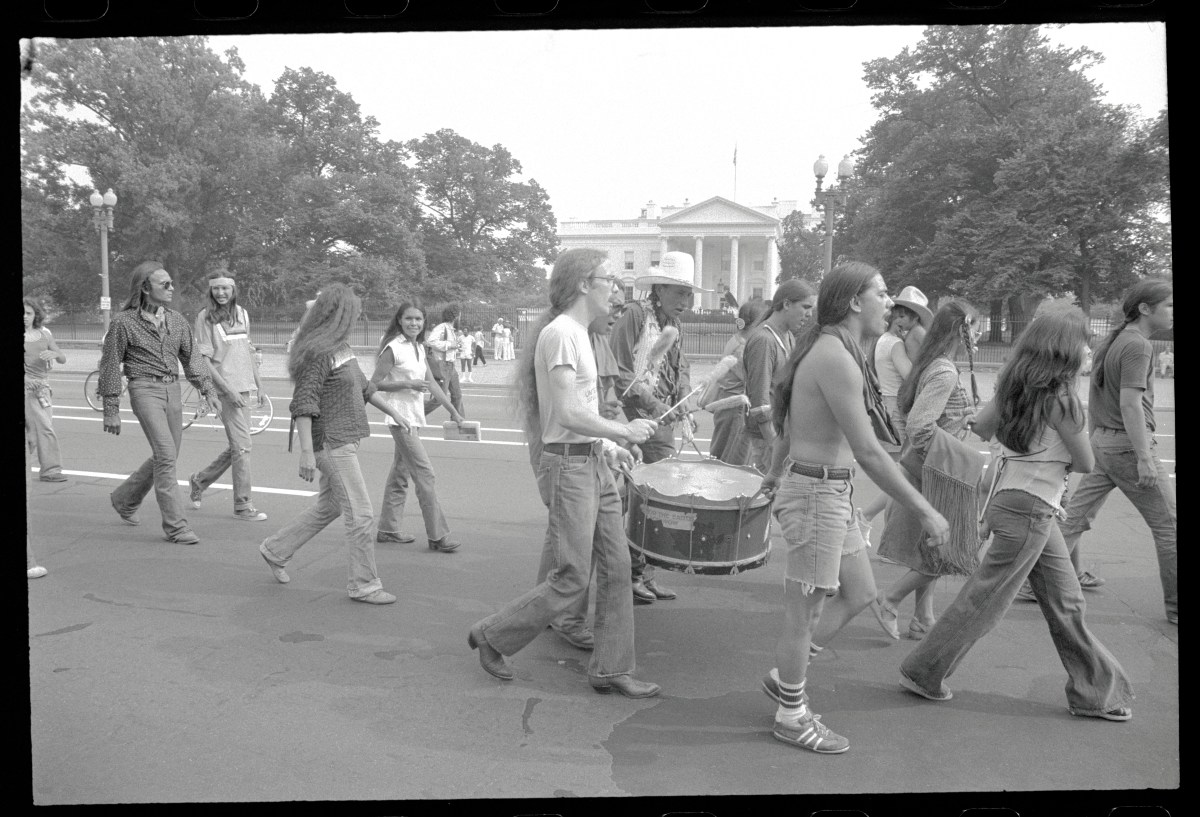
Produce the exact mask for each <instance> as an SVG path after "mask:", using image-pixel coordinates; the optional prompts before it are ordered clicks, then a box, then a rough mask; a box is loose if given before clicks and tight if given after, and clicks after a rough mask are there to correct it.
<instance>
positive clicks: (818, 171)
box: [813, 153, 854, 275]
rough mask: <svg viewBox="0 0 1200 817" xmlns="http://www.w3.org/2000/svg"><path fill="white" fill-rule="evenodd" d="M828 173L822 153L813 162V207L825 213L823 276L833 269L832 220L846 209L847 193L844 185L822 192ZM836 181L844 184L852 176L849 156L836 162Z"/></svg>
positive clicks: (851, 163)
mask: <svg viewBox="0 0 1200 817" xmlns="http://www.w3.org/2000/svg"><path fill="white" fill-rule="evenodd" d="M828 172H829V162H827V161H825V154H824V153H822V154H821V155H820V157H819V158H818V159H817V161H815V162H813V175H814V176H816V177H817V192H816V196H815V198H814V199H813V206H814V207H820V208H822V209H823V210H824V211H825V272H824V274H825V275H828V274H829V271H830V270H831V269H833V218H834V216H835V215H837V211H838V210H839V209H843V210H844V209H845V208H846V197H847V191H846V190H845V185H844V184H839V185H838V186H837V187H834V186H833V185H830V187H829V189H828V190H822V189H821V184H822V182H824V180H825V174H826V173H828ZM837 174H838V181H839V182H843V183H844V182H845V181H846V180H847V179H849V178H850V177H851V176H853V175H854V162H852V161H851V160H850V157H849V156H844V157H842V160H841V161H840V162H838V167H837Z"/></svg>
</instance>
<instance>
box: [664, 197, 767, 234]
mask: <svg viewBox="0 0 1200 817" xmlns="http://www.w3.org/2000/svg"><path fill="white" fill-rule="evenodd" d="M658 223H659V226H660V227H667V226H671V227H677V226H682V225H685V224H686V225H691V224H759V225H762V226H764V227H774V226H776V225H778V224H779V223H780V222H779V219H777V218H775V217H773V216H768V215H767V214H766V213H761V212H759V211H758V210H754V209H752V208H750V207H746V206H744V205H741V204H738V203H737V202H734V201H730V200H729V199H727V198H723V197H721V196H713V197H712V198H711V199H708V200H707V201H702V202H700V203H699V204H693V205H692V206H691V207H688V208H685V209H683V210H680V211H679V212H677V213H672V214H671V215H669V216H665V217H664V218H662V219H660V220H659V222H658Z"/></svg>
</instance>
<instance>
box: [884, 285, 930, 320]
mask: <svg viewBox="0 0 1200 817" xmlns="http://www.w3.org/2000/svg"><path fill="white" fill-rule="evenodd" d="M892 303H894V304H896V306H906V307H908V308H909V309H911V310H912V311H913V312H916V313H917V317H918V318H919V319H920V321H921V325H922V326H924V327H925V328H926V329H928V328H929V324H931V323H933V313H932V312H930V311H929V299H928V298H926V297H925V293H924V292H922V291H921V290H919V289H917V288H916V287H905V288H904V289H902V290H900V294H899V295H897V296H896V297H895V298H892Z"/></svg>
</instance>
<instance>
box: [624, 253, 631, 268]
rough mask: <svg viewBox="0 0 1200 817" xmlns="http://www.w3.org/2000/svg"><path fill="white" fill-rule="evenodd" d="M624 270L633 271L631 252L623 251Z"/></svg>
mask: <svg viewBox="0 0 1200 817" xmlns="http://www.w3.org/2000/svg"><path fill="white" fill-rule="evenodd" d="M625 269H633V250H626V251H625Z"/></svg>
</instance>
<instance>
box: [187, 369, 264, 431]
mask: <svg viewBox="0 0 1200 817" xmlns="http://www.w3.org/2000/svg"><path fill="white" fill-rule="evenodd" d="M260 397H261V399H260ZM248 399H249V401H250V434H251V435H254V434H261V433H262V432H263V431H265V430H266V429H267V426H269V425H271V420H273V419H275V406H274V405H273V404H272V403H271V397H270V395H268V394H267V393H266V392H262V393H261V395H260V393H259V391H258V390H257V389H251V390H250V396H249V398H248ZM180 401H181V402H182V403H183V427H184V428H189V427H190V426H191V425H192V423H194V422H196V421H197V420H199V419H200V418H201V417H204V416H205V415H207V414H210V413H211V412H212V408H211V407H210V406H209V405H208V401H207V400H205V399H204V397H203V396H202V395H201V394H200V392H198V391H196V387H195V386H193V385H192V384H191V383H187V382H185V383H183V391H182V392H181V393H180Z"/></svg>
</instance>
